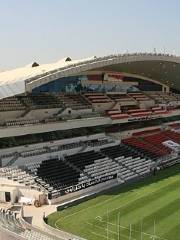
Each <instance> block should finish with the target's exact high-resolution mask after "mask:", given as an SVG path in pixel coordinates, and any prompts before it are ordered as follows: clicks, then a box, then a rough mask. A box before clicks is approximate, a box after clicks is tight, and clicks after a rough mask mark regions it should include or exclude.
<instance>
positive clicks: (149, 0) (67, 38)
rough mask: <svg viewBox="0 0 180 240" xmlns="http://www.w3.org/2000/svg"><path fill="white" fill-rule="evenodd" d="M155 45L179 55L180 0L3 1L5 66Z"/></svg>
mask: <svg viewBox="0 0 180 240" xmlns="http://www.w3.org/2000/svg"><path fill="white" fill-rule="evenodd" d="M154 48H156V50H157V51H158V52H164V49H165V51H166V52H169V53H173V54H177V55H180V1H179V0H0V69H7V68H12V67H13V68H14V67H18V66H23V65H27V64H28V63H30V62H33V61H37V62H40V63H46V62H52V61H56V60H58V59H61V58H63V57H66V56H70V57H72V58H74V59H75V58H82V57H89V56H93V55H96V56H99V55H106V54H111V53H124V52H127V51H128V52H136V51H141V52H144V51H153V49H154Z"/></svg>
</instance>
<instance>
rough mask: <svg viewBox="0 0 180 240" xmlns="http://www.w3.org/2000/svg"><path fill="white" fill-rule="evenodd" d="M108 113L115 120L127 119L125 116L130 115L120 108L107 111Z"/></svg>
mask: <svg viewBox="0 0 180 240" xmlns="http://www.w3.org/2000/svg"><path fill="white" fill-rule="evenodd" d="M106 113H107V115H108V116H109V117H110V118H111V119H113V120H116V119H125V118H128V117H129V115H128V114H125V113H121V111H119V110H108V111H106Z"/></svg>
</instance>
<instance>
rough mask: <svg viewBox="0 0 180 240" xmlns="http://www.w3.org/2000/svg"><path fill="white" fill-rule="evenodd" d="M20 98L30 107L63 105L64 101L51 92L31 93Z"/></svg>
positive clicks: (56, 106) (57, 106) (58, 106)
mask: <svg viewBox="0 0 180 240" xmlns="http://www.w3.org/2000/svg"><path fill="white" fill-rule="evenodd" d="M18 98H19V99H20V101H21V102H22V103H24V105H25V106H26V107H28V108H30V109H38V108H39V109H40V108H60V107H62V103H61V102H60V101H59V100H58V99H57V98H56V97H55V96H54V95H50V94H29V95H24V96H23V95H22V96H18Z"/></svg>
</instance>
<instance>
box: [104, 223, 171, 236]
mask: <svg viewBox="0 0 180 240" xmlns="http://www.w3.org/2000/svg"><path fill="white" fill-rule="evenodd" d="M100 222H104V223H106V224H107V222H106V221H103V220H101V221H100ZM108 224H109V225H112V226H118V225H117V224H115V223H111V222H108ZM119 227H120V228H124V229H129V227H126V226H123V225H119ZM132 232H137V233H141V232H140V231H138V230H135V229H132ZM142 233H143V234H144V235H147V236H150V237H151V236H154V235H153V234H150V233H146V232H142ZM155 238H156V239H160V240H168V239H166V238H163V237H159V236H157V235H156V236H155Z"/></svg>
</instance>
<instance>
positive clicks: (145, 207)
mask: <svg viewBox="0 0 180 240" xmlns="http://www.w3.org/2000/svg"><path fill="white" fill-rule="evenodd" d="M47 222H48V224H50V225H51V226H53V227H56V228H59V229H62V230H65V231H67V232H71V233H73V234H75V235H78V236H81V237H84V238H86V239H88V240H148V239H154V240H180V165H176V166H173V167H171V168H169V169H166V170H163V171H161V172H159V173H158V174H157V175H156V176H155V177H154V176H152V177H149V178H147V179H145V180H144V181H143V182H139V183H134V184H131V185H129V186H126V187H123V188H122V187H118V188H117V187H116V188H114V189H111V190H110V191H108V192H106V193H103V194H101V195H99V196H97V197H95V198H93V199H91V200H89V201H86V202H83V203H81V204H79V205H77V206H74V207H70V208H67V209H65V210H63V211H59V212H56V213H53V214H51V215H49V216H48V219H47Z"/></svg>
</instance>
